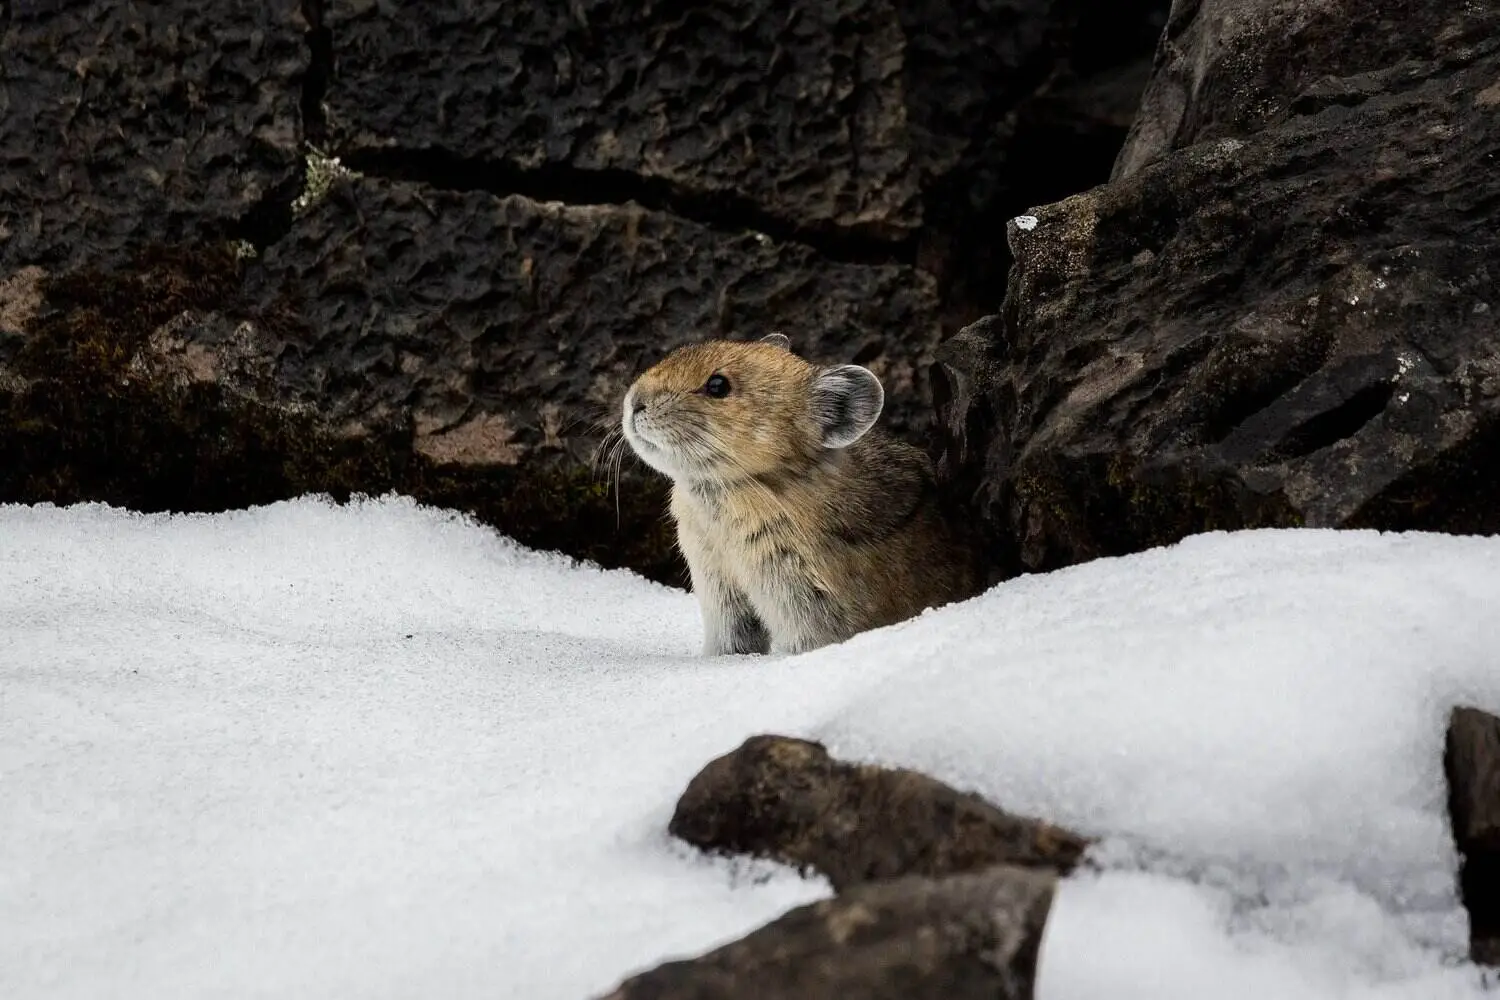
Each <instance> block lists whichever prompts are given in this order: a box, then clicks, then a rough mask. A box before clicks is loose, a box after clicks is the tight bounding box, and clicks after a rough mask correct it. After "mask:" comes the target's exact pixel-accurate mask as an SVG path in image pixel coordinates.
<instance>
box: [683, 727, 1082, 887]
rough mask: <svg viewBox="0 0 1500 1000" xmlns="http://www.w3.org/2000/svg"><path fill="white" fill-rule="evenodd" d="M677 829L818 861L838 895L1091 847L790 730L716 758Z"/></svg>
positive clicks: (721, 843)
mask: <svg viewBox="0 0 1500 1000" xmlns="http://www.w3.org/2000/svg"><path fill="white" fill-rule="evenodd" d="M667 829H668V832H670V833H671V834H672V835H673V836H675V837H679V838H681V839H683V840H685V841H687V842H688V843H690V844H693V845H695V846H697V847H700V848H703V849H705V850H709V851H714V852H720V853H743V854H750V855H754V856H757V857H763V858H773V859H775V860H777V861H781V862H783V863H785V864H789V865H795V866H797V867H798V868H800V869H804V870H805V869H809V868H810V869H813V870H816V871H817V872H819V873H820V874H822V875H823V876H825V877H826V878H827V879H828V880H829V882H830V883H831V884H832V885H833V887H834V889H835V890H837V891H839V892H844V891H846V890H847V889H849V888H850V887H852V886H855V885H859V884H861V883H864V882H870V881H876V880H880V879H888V878H894V877H897V876H901V875H926V876H940V875H950V874H954V873H957V872H964V871H972V870H975V869H979V868H985V867H988V866H990V865H996V864H1008V865H1013V866H1019V867H1025V868H1037V869H1047V870H1052V871H1055V872H1057V873H1059V874H1066V873H1067V872H1069V871H1071V870H1072V869H1073V867H1074V866H1075V865H1076V864H1077V863H1078V861H1079V859H1080V857H1081V856H1082V854H1083V851H1084V849H1085V848H1086V847H1087V846H1088V841H1087V840H1086V839H1085V838H1083V837H1080V836H1078V835H1077V834H1074V833H1072V832H1070V831H1068V830H1065V829H1062V828H1061V827H1057V826H1053V825H1051V824H1049V823H1044V822H1041V821H1039V820H1034V819H1027V818H1023V817H1019V816H1012V815H1010V814H1009V813H1006V812H1004V811H1002V810H1001V809H999V808H997V807H996V806H994V805H992V804H990V803H989V802H986V801H985V800H984V799H982V798H980V797H979V796H977V795H972V794H965V793H963V792H959V791H957V790H956V789H953V788H951V787H949V786H948V785H945V784H943V783H942V782H940V781H937V780H936V779H934V778H930V777H928V776H927V775H924V774H920V773H918V772H915V771H908V770H904V769H900V768H885V767H876V766H872V765H856V764H847V763H844V762H842V761H837V760H834V759H833V758H832V757H830V756H829V755H828V751H827V750H826V749H825V748H824V747H823V746H822V744H819V743H814V742H811V741H808V740H799V739H791V738H789V737H784V736H753V737H751V738H750V739H748V740H746V741H745V742H744V743H743V744H741V745H740V746H739V747H738V748H737V749H735V750H733V751H731V752H730V753H728V754H725V755H724V756H722V757H719V758H717V759H716V760H713V761H711V762H709V764H708V765H707V766H705V767H704V768H703V770H702V771H700V772H699V773H698V775H697V776H696V777H694V778H693V780H692V781H691V782H690V783H689V784H688V787H687V790H686V791H685V792H683V794H682V797H681V798H680V799H679V800H678V802H677V808H676V811H675V812H674V813H673V815H672V820H671V822H670V824H669V825H668V828H667Z"/></svg>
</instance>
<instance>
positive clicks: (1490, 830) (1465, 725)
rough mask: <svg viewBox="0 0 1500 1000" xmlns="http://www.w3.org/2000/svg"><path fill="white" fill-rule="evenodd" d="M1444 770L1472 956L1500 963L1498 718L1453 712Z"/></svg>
mask: <svg viewBox="0 0 1500 1000" xmlns="http://www.w3.org/2000/svg"><path fill="white" fill-rule="evenodd" d="M1443 770H1444V772H1445V773H1446V775H1447V778H1448V812H1449V816H1450V818H1451V819H1452V822H1453V839H1454V842H1455V843H1456V845H1457V847H1458V852H1459V854H1460V856H1461V857H1462V858H1463V861H1462V863H1461V865H1460V867H1459V874H1458V881H1459V893H1460V896H1461V897H1462V899H1463V903H1464V908H1465V909H1466V910H1468V911H1469V940H1470V955H1471V957H1472V958H1473V959H1474V961H1476V962H1482V963H1485V964H1488V965H1500V718H1496V717H1495V716H1493V715H1491V714H1489V713H1488V712H1481V711H1480V710H1479V709H1476V708H1468V707H1463V708H1456V709H1454V710H1453V713H1452V715H1451V716H1450V717H1449V720H1448V736H1447V745H1446V749H1445V751H1444V754H1443Z"/></svg>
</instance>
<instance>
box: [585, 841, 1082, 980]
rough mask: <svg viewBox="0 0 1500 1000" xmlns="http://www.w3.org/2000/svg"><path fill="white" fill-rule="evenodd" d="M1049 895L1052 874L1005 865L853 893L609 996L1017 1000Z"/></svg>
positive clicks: (1031, 965)
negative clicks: (972, 999) (969, 999)
mask: <svg viewBox="0 0 1500 1000" xmlns="http://www.w3.org/2000/svg"><path fill="white" fill-rule="evenodd" d="M1055 888H1056V876H1055V875H1053V874H1052V873H1051V872H1042V871H1033V870H1028V869H1024V868H1015V867H1011V866H1005V865H999V866H995V867H993V868H987V869H985V870H983V871H979V872H971V873H968V874H963V875H953V876H949V877H946V878H938V879H930V878H922V877H918V876H910V877H907V878H902V879H895V880H892V881H889V882H880V883H876V884H873V885H866V886H860V887H858V888H856V889H854V890H852V891H850V892H849V893H846V894H845V895H843V896H840V897H838V898H837V899H832V900H827V901H825V902H821V903H815V904H812V905H810V906H802V907H798V908H797V909H795V910H792V911H791V912H790V913H787V914H786V915H785V916H783V917H781V918H780V919H779V920H776V921H774V922H773V923H770V924H767V925H766V926H765V927H762V928H760V929H759V930H757V931H755V932H753V933H752V934H750V935H748V936H747V937H744V938H741V939H740V940H739V941H735V942H733V943H732V944H728V945H725V946H724V947H722V948H719V949H717V950H715V951H711V952H709V953H708V954H706V955H702V956H700V957H698V958H695V959H690V960H686V961H677V962H668V963H666V964H664V965H660V966H658V967H657V968H655V969H652V970H651V971H649V972H644V973H641V974H640V975H637V976H634V977H632V978H630V979H627V980H626V981H625V982H624V983H622V984H621V985H620V987H619V988H618V989H616V990H615V991H614V992H613V993H611V994H610V995H609V997H608V998H607V1000H645V998H648V997H649V998H651V1000H675V998H684V1000H686V998H689V997H691V998H693V1000H709V998H720V997H722V998H726V1000H727V998H738V997H744V998H747V1000H751V998H753V1000H762V998H772V997H788V998H789V997H796V998H798V1000H822V998H825V997H826V998H829V1000H832V998H838V1000H884V998H891V1000H897V998H899V1000H920V998H925V997H933V998H942V1000H967V998H970V997H972V998H975V1000H978V998H980V997H983V998H984V1000H1026V998H1030V997H1031V996H1033V983H1034V980H1035V978H1036V964H1037V953H1038V951H1039V950H1040V948H1041V940H1042V933H1043V931H1044V930H1045V928H1046V923H1047V914H1048V912H1049V911H1050V909H1051V906H1052V896H1053V893H1054V891H1055Z"/></svg>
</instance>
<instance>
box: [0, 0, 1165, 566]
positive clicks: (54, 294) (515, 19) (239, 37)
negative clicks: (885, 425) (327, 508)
mask: <svg viewBox="0 0 1500 1000" xmlns="http://www.w3.org/2000/svg"><path fill="white" fill-rule="evenodd" d="M4 10H5V16H4V18H3V19H0V47H3V51H4V52H5V53H6V58H5V61H4V62H5V87H4V92H3V96H0V102H3V107H4V109H5V114H4V115H0V150H3V151H4V159H5V162H6V164H7V169H6V171H5V172H4V177H0V460H3V464H0V501H38V500H53V501H58V502H69V501H74V500H104V501H108V502H113V503H121V504H129V505H131V506H134V507H138V508H142V509H153V510H160V509H221V508H223V507H226V506H228V507H232V506H242V505H245V504H250V503H258V502H264V501H268V500H274V499H277V498H279V497H283V496H287V495H290V494H292V493H296V492H304V491H321V492H329V493H332V494H334V495H336V496H343V495H347V494H349V493H352V492H380V491H382V490H386V489H398V490H402V491H405V492H410V493H412V494H413V495H415V496H416V497H417V498H418V499H420V500H423V501H427V502H432V503H439V504H444V505H449V506H455V507H459V508H463V509H466V510H469V511H471V512H474V513H476V514H478V515H479V516H480V517H481V518H482V519H484V520H486V521H489V522H491V523H494V524H496V525H497V526H499V527H501V528H502V530H505V531H506V532H508V533H510V534H513V535H515V536H516V537H517V538H519V539H521V540H522V541H523V542H526V543H528V544H533V545H540V546H544V547H556V548H562V549H563V550H565V551H568V552H570V553H573V554H575V555H581V556H586V557H589V558H592V559H595V560H598V561H600V562H602V563H604V564H606V565H611V566H615V565H630V566H634V567H635V568H637V569H640V570H643V571H645V572H647V573H649V574H650V575H652V576H655V577H657V578H658V579H666V580H672V581H680V580H681V575H680V573H681V570H680V566H679V565H678V562H677V560H676V558H675V556H674V555H673V554H672V552H671V551H670V534H669V532H667V531H666V530H664V528H663V525H662V521H661V516H660V512H661V504H662V497H663V489H662V484H660V483H659V482H657V481H656V480H655V479H651V478H646V477H645V476H644V475H643V474H642V473H640V472H639V471H633V467H632V465H631V464H630V463H629V462H628V461H627V463H626V466H625V468H624V469H623V470H622V472H623V477H622V481H621V483H620V487H621V488H620V489H619V491H618V492H619V495H618V496H616V495H614V494H613V493H612V491H611V489H610V487H609V485H608V484H609V480H610V478H611V476H610V474H609V471H608V470H607V469H595V468H592V467H591V464H590V460H591V459H592V458H593V456H594V453H595V451H596V448H597V446H598V444H599V442H600V438H601V431H600V427H599V422H600V420H602V419H606V418H608V417H609V416H611V415H612V414H611V412H610V411H611V409H612V396H613V395H615V394H617V393H618V392H619V390H620V389H621V388H623V385H624V383H625V381H627V380H628V378H629V377H630V376H631V375H632V374H634V373H635V371H637V370H639V369H640V368H642V367H644V366H646V365H648V364H650V363H651V362H652V361H654V360H656V359H657V358H658V357H660V356H661V355H663V354H664V353H666V352H667V351H668V350H670V349H671V348H673V347H675V346H677V345H678V344H681V343H684V342H687V341H690V340H695V339H701V338H703V337H705V336H711V335H712V336H759V335H761V334H763V333H766V332H769V330H771V329H778V328H779V329H781V330H782V331H783V332H785V333H787V334H788V335H789V336H790V337H791V338H792V340H793V342H794V343H795V344H796V345H797V347H798V349H799V351H802V352H804V353H806V354H808V355H809V356H811V357H813V358H815V359H818V360H829V361H832V360H838V361H850V360H853V361H858V362H860V363H864V364H867V365H869V366H870V367H872V368H874V369H875V370H876V371H877V372H879V373H880V374H881V375H882V376H883V377H884V378H885V379H886V380H887V389H888V396H887V399H888V418H889V421H890V423H891V424H892V427H893V429H894V430H896V431H897V432H898V433H902V434H903V435H904V436H908V437H916V438H917V439H918V440H920V439H921V437H922V435H923V434H924V432H925V429H926V428H927V426H928V424H929V423H930V420H929V417H928V414H929V412H930V407H929V405H928V401H927V395H928V388H927V383H928V376H927V373H926V371H927V368H928V367H929V364H930V362H931V361H932V358H933V351H934V349H935V347H936V345H937V344H938V343H939V341H940V340H941V339H942V337H943V336H944V334H945V324H947V326H946V329H947V330H949V331H951V330H952V329H955V328H956V326H955V325H954V324H955V322H956V321H958V320H967V319H972V318H974V317H975V316H977V315H980V314H982V313H983V312H985V311H988V310H989V309H992V308H993V307H994V306H995V305H996V304H998V301H999V298H1000V292H1001V290H1002V284H1001V282H999V281H998V280H996V278H997V275H999V274H1001V273H1003V269H1004V267H1005V266H1006V264H1007V263H1008V258H1006V256H1005V250H1004V248H1003V247H998V248H996V247H995V244H994V243H993V241H992V240H990V239H988V233H989V228H990V224H991V221H992V220H996V219H1000V218H1003V217H1004V216H1005V215H1006V214H1008V213H1009V212H1011V211H1012V210H1013V209H1014V208H1015V207H1016V206H1018V205H1021V204H1025V203H1028V202H1029V201H1030V200H1035V199H1037V198H1050V197H1055V196H1058V195H1060V194H1063V193H1065V192H1066V191H1068V190H1071V189H1073V188H1074V187H1077V186H1079V185H1082V184H1086V183H1091V182H1094V181H1097V180H1099V179H1102V178H1103V177H1104V176H1105V175H1106V174H1107V171H1108V164H1109V161H1110V159H1111V158H1112V156H1113V154H1114V151H1115V149H1116V148H1117V147H1118V144H1119V142H1120V141H1121V140H1122V139H1123V136H1124V133H1125V129H1126V127H1127V125H1128V115H1129V109H1130V108H1131V107H1132V106H1133V104H1134V100H1135V97H1136V95H1137V94H1138V92H1139V87H1140V85H1141V82H1142V81H1143V79H1144V77H1143V76H1141V75H1140V74H1139V70H1140V68H1141V67H1142V66H1143V63H1142V62H1141V60H1142V58H1143V57H1144V56H1146V55H1147V53H1148V52H1149V49H1150V45H1151V44H1152V42H1153V40H1154V38H1155V35H1156V32H1157V28H1158V27H1159V25H1160V23H1161V22H1162V20H1163V18H1164V14H1165V3H1164V0H1155V2H1141V0H1132V2H1130V3H1124V4H1120V5H1117V7H1116V8H1112V9H1111V11H1110V12H1109V13H1107V14H1105V13H1096V12H1088V11H1085V10H1083V8H1082V7H1081V6H1079V7H1077V8H1076V9H1075V6H1074V5H1065V4H1053V3H1050V2H1047V0H985V2H983V3H979V4H964V5H959V4H955V3H951V2H947V0H920V2H919V0H838V2H836V3H833V4H831V5H830V4H807V3H794V4H792V5H791V6H790V7H788V6H787V5H775V4H769V3H763V2H761V3H752V4H750V5H748V6H747V5H744V4H739V3H724V2H713V3H709V4H706V5H697V6H694V7H692V9H690V10H689V9H686V8H683V9H679V8H678V7H676V6H670V5H668V6H663V5H660V4H654V3H647V4H626V5H619V4H607V3H602V2H597V0H589V2H581V3H570V4H551V5H546V4H544V5H541V6H538V5H535V4H523V3H518V2H515V0H488V2H467V0H466V2H462V3H459V2H454V0H446V2H438V3H432V4H424V5H421V6H420V8H414V7H411V6H410V5H397V4H394V3H389V2H384V0H300V2H299V0H287V2H273V3H270V4H251V3H248V2H245V0H207V2H204V3H195V4H186V3H178V2H169V3H152V4H147V3H141V2H125V3H117V2H110V3H106V2H104V0H94V2H84V3H76V4H61V3H57V2H55V0H15V2H13V3H10V4H7V5H5V8H4ZM1106 41H1109V42H1110V43H1111V44H1105V42H1106ZM1023 150H1024V153H1025V155H1021V151H1023ZM1049 151H1050V154H1052V155H1050V157H1049ZM331 157H341V158H342V168H353V173H350V172H349V171H348V170H347V169H333V167H335V166H336V165H337V164H338V161H336V160H330V158H331ZM1054 161H1055V162H1054ZM1044 162H1046V163H1048V165H1047V166H1046V168H1045V169H1043V168H1042V167H1040V166H1038V164H1042V163H1044ZM1058 163H1061V164H1062V165H1063V166H1062V167H1059V166H1057V164H1058Z"/></svg>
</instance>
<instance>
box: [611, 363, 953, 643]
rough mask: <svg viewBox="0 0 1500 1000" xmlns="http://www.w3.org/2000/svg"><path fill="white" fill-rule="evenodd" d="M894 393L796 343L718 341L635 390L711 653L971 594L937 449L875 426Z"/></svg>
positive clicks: (871, 622) (627, 419)
mask: <svg viewBox="0 0 1500 1000" xmlns="http://www.w3.org/2000/svg"><path fill="white" fill-rule="evenodd" d="M884 406H885V390H884V389H883V388H882V386H881V384H880V380H879V379H878V378H876V377H875V375H874V373H872V372H870V371H869V370H868V369H866V368H862V367H860V366H859V365H852V364H845V365H835V366H831V367H825V366H819V365H815V364H812V363H810V362H808V361H806V360H804V359H803V358H801V357H799V356H797V355H796V354H794V353H793V352H792V350H791V343H790V341H789V340H788V339H787V338H786V337H785V336H783V335H781V334H771V335H770V336H767V337H764V338H762V339H760V340H756V341H726V340H712V341H706V342H703V343H698V344H690V345H688V346H686V347H681V348H679V349H677V350H676V351H674V352H672V353H671V354H670V355H668V356H667V357H666V358H664V359H663V360H662V361H661V362H659V363H658V364H656V365H655V366H653V367H652V368H650V369H648V370H647V371H646V372H644V373H643V374H641V375H640V377H639V378H637V379H636V380H635V382H634V383H633V384H632V385H631V386H630V389H629V390H628V391H627V392H626V393H625V397H624V400H623V403H622V412H621V421H622V430H623V432H624V436H625V438H626V440H627V441H628V442H629V443H630V446H631V448H632V450H634V452H635V453H636V454H637V455H638V456H639V457H640V458H641V460H642V461H644V462H645V463H646V464H647V465H649V466H651V467H652V468H653V469H655V470H656V471H658V472H661V473H663V474H664V475H666V476H667V477H668V478H670V479H671V480H672V500H671V512H672V517H673V519H674V520H675V521H676V524H677V544H678V547H679V548H680V550H681V551H682V554H683V557H684V558H685V559H686V560H687V565H688V573H689V576H690V578H691V581H692V587H693V592H694V593H695V594H696V595H697V597H698V601H699V605H700V607H701V608H702V613H703V630H704V638H703V652H704V653H705V654H706V655H710V656H713V655H720V654H726V653H765V652H774V653H798V652H804V651H806V650H810V649H815V648H817V647H819V646H824V645H828V644H829V643H834V642H840V641H842V640H844V639H847V638H849V637H850V636H853V635H854V634H856V633H858V632H863V631H866V630H868V629H872V628H877V627H880V626H882V625H888V624H892V623H894V622H897V621H901V620H904V619H906V618H910V617H912V616H914V615H916V614H918V613H920V612H921V611H922V610H923V609H925V608H929V607H937V606H939V605H943V604H948V603H951V602H953V601H956V600H962V599H964V598H967V597H970V596H973V594H974V593H976V592H977V589H978V582H979V573H978V567H977V565H976V564H975V562H974V559H973V556H972V551H973V550H972V549H971V548H969V547H968V546H966V545H965V544H964V543H963V540H962V539H961V538H960V537H959V536H958V535H957V534H956V532H955V530H954V528H953V525H952V522H951V521H950V520H948V519H947V518H945V516H944V513H943V512H942V511H941V510H940V505H939V503H938V497H937V490H936V483H935V480H934V476H933V472H932V467H931V464H930V463H929V461H928V459H927V456H926V455H925V454H924V453H923V452H922V451H920V450H919V449H917V448H915V447H913V446H911V445H909V444H906V443H904V442H901V441H898V440H896V439H895V438H893V437H891V436H889V435H887V434H886V433H884V432H883V431H882V430H880V429H878V428H876V426H875V423H876V420H877V419H878V418H879V416H880V414H881V411H882V409H883V408H884Z"/></svg>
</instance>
